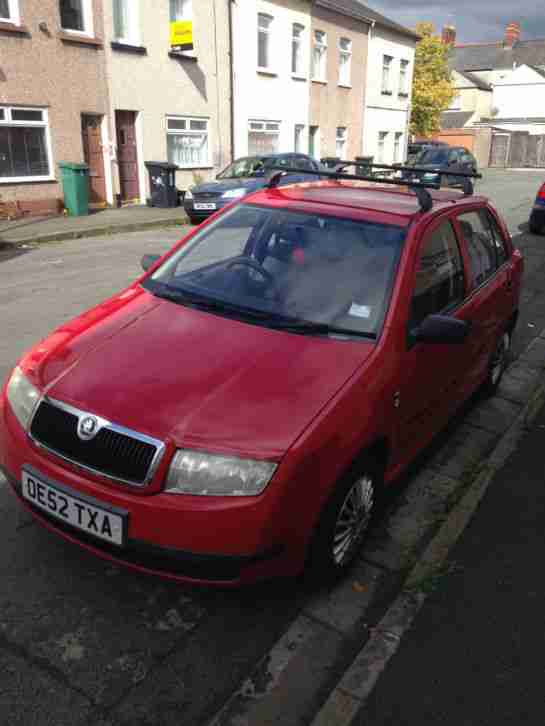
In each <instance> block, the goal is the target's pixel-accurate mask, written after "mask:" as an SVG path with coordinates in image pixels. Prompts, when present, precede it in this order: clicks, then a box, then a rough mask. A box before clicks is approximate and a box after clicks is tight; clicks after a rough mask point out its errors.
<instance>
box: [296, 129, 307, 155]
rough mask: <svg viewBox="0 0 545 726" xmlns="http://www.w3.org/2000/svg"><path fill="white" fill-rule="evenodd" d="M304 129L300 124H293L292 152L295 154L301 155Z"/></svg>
mask: <svg viewBox="0 0 545 726" xmlns="http://www.w3.org/2000/svg"><path fill="white" fill-rule="evenodd" d="M304 133H305V127H304V126H303V125H302V124H295V135H294V140H293V150H294V151H295V153H296V154H301V153H303V134H304Z"/></svg>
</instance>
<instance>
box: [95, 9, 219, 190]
mask: <svg viewBox="0 0 545 726" xmlns="http://www.w3.org/2000/svg"><path fill="white" fill-rule="evenodd" d="M133 2H134V3H135V4H136V5H137V8H138V28H139V38H138V44H139V45H140V46H142V47H144V48H145V50H146V54H145V55H140V54H136V53H131V52H128V51H120V50H114V49H112V48H111V46H110V42H109V41H111V40H112V39H113V37H114V32H113V16H112V3H111V2H108V3H107V5H106V13H105V27H106V34H107V38H108V47H107V63H108V75H109V78H110V95H111V106H110V110H111V117H112V120H113V123H115V121H114V119H115V110H116V109H118V110H125V111H136V112H138V116H137V136H138V141H139V149H138V152H139V176H140V188H141V198H144V197H146V196H148V195H149V182H148V173H147V171H146V169H145V167H144V162H145V161H166V160H167V135H166V117H167V115H177V116H183V115H187V116H201V117H206V118H208V119H209V149H210V152H211V154H210V156H211V159H210V161H211V163H210V166H209V167H208V168H206V169H195V170H185V169H184V170H179V171H177V172H176V184H177V186H178V188H180V189H187V187H188V186H191V184H193V183H194V182H195V181H196V180H197V179H198V178H200V177H202V178H203V179H210V178H213V177H214V175H215V174H216V173H217V172H218V171H219V170H221V169H222V168H224V167H225V166H226V165H227V164H228V163H229V161H230V147H231V134H230V81H229V66H230V63H229V35H228V3H227V2H223V1H222V0H193V33H194V45H195V47H194V51H193V53H192V54H191V55H193V56H194V57H193V58H184V59H181V58H172V57H170V56H169V51H170V45H169V22H170V16H169V3H168V2H166V0H165V1H164V2H160V3H157V2H149V0H133ZM188 55H189V54H188ZM112 138H113V139H114V143H115V139H116V134H115V130H114V134H113V137H112ZM115 156H116V154H115V149H114V153H113V157H114V163H113V166H114V191H115V192H116V193H118V192H119V179H118V173H117V164H116V161H115Z"/></svg>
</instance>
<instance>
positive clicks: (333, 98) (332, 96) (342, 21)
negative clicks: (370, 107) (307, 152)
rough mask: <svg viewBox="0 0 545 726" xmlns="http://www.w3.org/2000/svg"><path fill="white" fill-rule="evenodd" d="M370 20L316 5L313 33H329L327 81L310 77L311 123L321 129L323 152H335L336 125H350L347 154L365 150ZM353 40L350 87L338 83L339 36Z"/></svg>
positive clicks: (352, 154)
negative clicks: (365, 21) (363, 139)
mask: <svg viewBox="0 0 545 726" xmlns="http://www.w3.org/2000/svg"><path fill="white" fill-rule="evenodd" d="M369 27H370V25H368V24H367V23H363V22H361V21H359V20H354V19H352V18H348V17H345V16H343V15H340V14H338V13H334V12H332V11H329V10H326V9H325V8H320V7H316V6H313V15H312V35H311V41H310V45H311V47H312V39H313V34H314V31H315V30H322V31H324V32H325V33H327V46H328V48H327V83H321V82H319V81H311V88H310V124H311V125H312V126H318V127H319V129H320V155H321V156H322V157H324V156H336V155H337V154H336V132H337V127H339V126H344V127H346V128H347V129H348V142H347V146H346V153H345V157H346V158H348V159H353V158H354V157H355V156H359V155H360V154H361V153H362V137H363V109H364V106H365V82H366V76H367V63H368V34H369ZM343 37H346V38H350V40H351V41H352V66H351V88H345V87H342V86H339V83H338V81H339V39H340V38H343Z"/></svg>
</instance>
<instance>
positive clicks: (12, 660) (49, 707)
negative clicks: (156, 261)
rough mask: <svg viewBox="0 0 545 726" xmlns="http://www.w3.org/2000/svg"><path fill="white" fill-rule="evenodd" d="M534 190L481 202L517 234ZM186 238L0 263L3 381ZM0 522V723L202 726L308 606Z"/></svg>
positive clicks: (12, 515) (503, 183) (506, 180)
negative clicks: (204, 583)
mask: <svg viewBox="0 0 545 726" xmlns="http://www.w3.org/2000/svg"><path fill="white" fill-rule="evenodd" d="M540 179H541V176H540V175H539V176H538V175H536V174H535V173H534V174H532V173H522V172H513V173H512V174H509V175H507V174H505V173H498V172H488V173H487V175H486V179H485V180H483V181H482V182H480V184H479V191H480V192H481V193H487V191H488V190H489V193H490V195H491V196H492V197H493V198H494V199H495V201H496V203H497V204H498V206H499V208H500V209H501V210H502V212H503V213H504V215H505V216H506V218H507V220H508V223H509V226H510V228H511V230H512V231H513V232H515V231H516V230H517V229H518V228H519V226H521V225H523V224H524V222H526V220H527V217H528V211H529V207H530V206H531V200H532V198H533V197H534V195H535V190H536V188H537V186H538V183H539V180H540ZM182 231H183V230H178V231H176V230H165V231H164V232H162V231H159V232H157V231H153V232H150V231H148V232H145V233H133V234H128V235H120V236H115V237H108V238H93V239H88V240H85V239H83V240H78V241H74V242H64V243H60V244H48V245H44V246H42V247H40V248H38V249H31V250H21V251H20V254H18V255H16V256H13V257H10V258H9V259H8V258H7V257H6V258H4V259H3V261H0V320H1V329H0V377H1V378H3V377H4V376H5V375H6V374H7V373H8V371H9V369H10V368H11V367H12V365H13V364H14V363H15V361H16V360H17V358H18V357H19V355H20V354H21V353H22V352H23V351H24V350H25V349H27V348H28V347H29V346H30V345H32V344H33V343H34V342H36V341H37V340H38V339H40V338H41V337H43V336H44V335H46V334H47V333H48V332H49V331H50V330H51V329H52V328H53V327H55V326H57V325H59V324H60V323H62V322H63V321H65V320H67V319H69V318H71V317H73V316H74V315H77V314H78V313H79V312H81V311H83V310H85V309H86V308H88V307H90V306H91V305H94V304H96V303H97V302H98V301H100V300H101V299H103V298H105V297H106V296H108V295H110V294H111V293H113V292H114V291H116V290H118V289H120V288H122V287H123V286H124V285H126V284H127V283H128V282H129V281H131V280H132V279H134V277H135V276H136V275H137V274H139V260H140V257H141V256H142V254H145V253H150V252H161V251H163V250H165V249H166V248H167V247H168V246H169V245H170V244H171V243H173V242H174V241H175V240H176V239H177V238H178V237H179V236H180V234H181V232H182ZM516 241H517V244H518V245H519V246H520V247H521V248H522V249H523V250H524V252H525V254H526V257H527V285H526V288H525V293H524V304H523V309H522V316H521V323H520V326H519V333H518V335H517V339H516V343H515V351H518V350H520V349H521V348H522V347H523V346H524V345H525V340H526V341H527V340H528V339H529V337H532V336H533V335H535V329H536V327H537V328H540V329H542V328H545V304H543V302H542V299H541V297H542V296H541V293H542V288H543V285H542V279H543V273H544V272H545V240H543V239H539V238H535V237H531V236H529V235H524V234H523V235H519V236H517V240H516ZM0 520H1V525H2V534H3V547H2V549H1V550H0V576H1V580H0V582H1V583H2V584H1V585H0V713H2V714H3V715H4V717H5V718H6V723H9V724H10V725H16V724H20V725H21V726H23V725H24V726H34V725H35V726H43V725H45V724H51V725H53V724H54V725H55V726H80V725H84V724H85V725H87V726H91V725H92V726H97V725H99V724H100V726H129V724H130V726H139V725H140V726H152V724H153V725H154V726H155V725H157V726H159V724H160V725H161V726H170V724H172V725H174V724H176V726H179V724H180V723H182V722H183V723H187V724H191V725H192V726H200V724H205V723H206V722H207V721H208V719H209V718H210V717H211V716H212V715H213V714H214V713H215V712H216V710H217V709H218V708H219V707H220V706H221V705H222V704H223V702H224V701H225V700H226V699H227V698H228V696H229V695H230V693H231V692H232V691H233V690H234V689H235V688H237V687H238V685H239V684H240V682H241V680H243V678H244V677H245V676H246V674H248V673H249V671H250V670H251V669H252V668H253V666H254V665H255V664H256V663H257V662H258V661H259V659H260V658H261V657H262V656H263V655H264V654H265V653H266V652H267V651H268V649H269V648H270V647H271V646H272V645H273V643H274V642H275V641H276V640H277V639H278V637H279V636H280V635H281V634H282V633H283V632H284V631H285V630H286V628H287V627H288V625H289V623H290V622H291V620H292V618H294V617H295V615H296V614H297V613H298V612H299V610H300V609H301V607H302V605H303V603H304V602H305V599H306V598H307V593H306V592H305V591H304V590H303V588H302V587H301V586H300V585H297V584H296V583H293V582H287V583H286V582H279V583H272V584H267V585H262V586H259V587H255V588H251V589H248V590H243V591H240V592H230V591H218V590H208V589H198V590H196V589H191V588H184V587H180V586H179V585H171V584H168V583H164V582H162V581H159V580H155V579H150V578H145V577H142V576H139V575H135V574H132V573H128V572H125V571H120V570H118V569H117V568H114V567H111V566H110V565H108V564H106V563H103V562H102V561H100V560H96V559H95V558H93V557H91V556H89V555H87V554H85V553H83V552H80V551H79V550H77V549H75V548H72V547H69V546H68V545H66V544H64V543H63V542H60V541H58V540H57V539H56V538H55V537H53V536H51V535H49V534H48V533H47V532H45V531H43V530H42V529H41V528H39V527H37V526H36V525H34V524H32V522H31V520H30V518H29V517H28V516H27V515H25V514H23V513H22V512H21V510H20V508H19V506H18V504H17V503H16V502H15V501H14V498H13V497H12V495H11V493H10V492H9V491H8V489H7V487H6V486H5V485H2V484H0Z"/></svg>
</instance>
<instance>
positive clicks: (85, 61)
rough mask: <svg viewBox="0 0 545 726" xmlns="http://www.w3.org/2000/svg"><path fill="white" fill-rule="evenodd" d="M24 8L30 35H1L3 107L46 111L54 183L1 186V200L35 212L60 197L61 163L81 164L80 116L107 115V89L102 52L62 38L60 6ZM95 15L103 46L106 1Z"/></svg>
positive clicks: (30, 3)
mask: <svg viewBox="0 0 545 726" xmlns="http://www.w3.org/2000/svg"><path fill="white" fill-rule="evenodd" d="M20 6H21V23H22V24H23V25H24V26H26V27H27V28H28V33H27V34H24V35H14V34H12V33H10V32H1V31H0V36H1V43H2V53H1V56H0V104H19V105H21V104H23V105H29V106H42V107H47V109H48V111H49V129H50V138H51V147H52V157H53V158H52V160H51V162H52V168H53V174H54V176H55V179H54V180H53V181H47V182H45V181H44V182H37V183H23V184H10V183H0V197H1V198H2V200H4V201H19V202H27V201H28V202H29V203H30V204H29V205H28V206H29V208H32V209H34V210H36V211H37V210H38V206H37V205H36V203H37V202H38V201H39V200H55V199H59V198H61V197H62V190H61V186H60V184H59V181H58V180H59V173H58V166H57V165H58V162H59V161H76V162H82V161H83V144H82V137H81V114H82V113H91V114H107V113H108V88H107V84H106V71H105V61H104V50H103V49H102V47H101V46H100V47H97V46H95V45H86V44H80V43H72V42H71V43H68V42H64V41H63V40H61V38H60V37H59V35H60V32H61V28H60V17H59V10H58V9H59V3H58V0H24V1H22V2H21V3H20ZM93 14H94V18H93V24H94V33H95V37H96V38H98V39H100V40H103V37H104V31H103V23H102V0H94V2H93ZM40 23H45V24H46V29H45V30H40V28H39V27H38V26H39V24H40ZM107 127H108V121H107V119H106V130H107ZM23 206H25V205H23Z"/></svg>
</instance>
